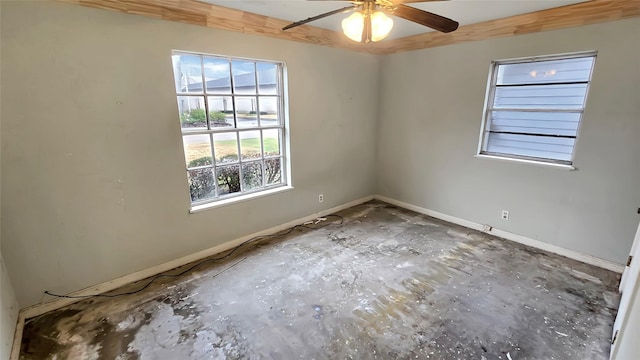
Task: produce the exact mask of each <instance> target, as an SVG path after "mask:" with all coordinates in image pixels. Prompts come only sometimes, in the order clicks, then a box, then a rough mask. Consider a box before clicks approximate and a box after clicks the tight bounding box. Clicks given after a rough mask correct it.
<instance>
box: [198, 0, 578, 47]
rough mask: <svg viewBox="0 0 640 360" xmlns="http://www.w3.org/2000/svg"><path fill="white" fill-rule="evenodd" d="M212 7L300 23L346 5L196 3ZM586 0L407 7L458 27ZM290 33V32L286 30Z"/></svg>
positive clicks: (401, 30)
mask: <svg viewBox="0 0 640 360" xmlns="http://www.w3.org/2000/svg"><path fill="white" fill-rule="evenodd" d="M200 1H204V2H208V3H211V4H215V5H220V6H224V7H229V8H234V9H238V10H243V11H248V12H252V13H255V14H260V15H265V16H269V17H273V18H278V19H283V20H289V21H291V22H294V21H297V20H303V19H306V18H309V17H312V16H316V15H319V14H322V13H325V12H328V11H332V10H335V9H340V8H342V7H345V6H349V5H350V3H349V2H348V1H308V0H200ZM585 1H587V0H450V1H438V2H428V3H412V4H409V5H410V6H413V7H416V8H419V9H422V10H426V11H430V12H433V13H436V14H439V15H442V16H445V17H448V18H451V19H453V20H456V21H458V22H459V23H460V26H463V25H469V24H474V23H477V22H482V21H487V20H493V19H500V18H504V17H508V16H513V15H519V14H525V13H528V12H533V11H539V10H544V9H549V8H554V7H558V6H564V5H570V4H576V3H580V2H585ZM348 15H349V14H338V15H333V16H329V17H326V18H324V19H320V20H317V21H313V22H311V23H309V25H313V26H316V27H320V28H325V29H329V30H334V31H340V29H341V27H340V22H341V21H342V19H344V18H346V17H347V16H348ZM393 21H394V25H393V30H391V34H390V35H389V37H388V39H396V38H401V37H405V36H410V35H416V34H422V33H425V32H428V31H432V30H431V29H429V28H427V27H424V26H421V25H418V24H415V23H413V22H410V21H407V20H404V19H400V18H398V17H394V18H393ZM290 31H291V30H290Z"/></svg>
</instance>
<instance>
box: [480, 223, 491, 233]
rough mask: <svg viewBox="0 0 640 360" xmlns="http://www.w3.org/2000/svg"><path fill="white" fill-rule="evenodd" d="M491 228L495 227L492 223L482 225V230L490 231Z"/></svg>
mask: <svg viewBox="0 0 640 360" xmlns="http://www.w3.org/2000/svg"><path fill="white" fill-rule="evenodd" d="M491 229H493V228H492V227H491V225H486V224H485V225H482V231H486V232H489V231H491Z"/></svg>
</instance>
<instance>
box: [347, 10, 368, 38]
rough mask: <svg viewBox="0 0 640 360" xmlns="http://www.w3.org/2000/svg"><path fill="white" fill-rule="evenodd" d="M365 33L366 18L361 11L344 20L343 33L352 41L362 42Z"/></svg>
mask: <svg viewBox="0 0 640 360" xmlns="http://www.w3.org/2000/svg"><path fill="white" fill-rule="evenodd" d="M362 31H364V16H363V15H362V13H360V12H359V11H356V12H354V13H353V14H351V15H349V17H347V18H345V19H344V20H342V32H344V34H345V35H346V36H347V37H348V38H349V39H351V40H353V41H357V42H360V40H361V39H362Z"/></svg>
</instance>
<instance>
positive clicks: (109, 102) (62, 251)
mask: <svg viewBox="0 0 640 360" xmlns="http://www.w3.org/2000/svg"><path fill="white" fill-rule="evenodd" d="M172 49H180V50H189V51H196V52H204V53H214V54H226V55H232V56H239V57H250V58H258V59H271V60H278V61H285V62H286V64H287V67H288V74H289V77H288V79H289V81H288V83H289V103H290V107H289V110H290V123H291V126H290V129H291V154H292V175H293V185H294V187H295V189H294V190H292V191H288V192H285V193H280V194H277V195H272V196H268V197H262V198H259V199H256V200H252V201H250V202H242V203H237V204H235V205H229V206H224V207H220V208H216V209H213V210H208V211H205V212H201V213H197V214H193V215H190V214H189V213H188V211H189V192H188V187H187V179H186V173H185V171H184V167H185V164H184V157H183V153H182V151H183V150H182V143H181V137H180V128H179V123H178V119H177V111H178V110H177V104H176V99H175V93H174V85H173V74H172V67H171V58H170V55H171V50H172ZM1 60H2V95H3V96H2V164H1V166H2V194H3V199H2V213H3V215H4V216H3V218H2V239H3V243H2V254H3V255H4V258H5V260H6V263H7V267H8V268H9V270H10V272H11V275H12V276H13V278H14V284H15V285H16V286H15V290H16V293H17V296H18V299H19V302H20V305H21V306H27V305H30V304H33V303H36V302H38V301H40V300H41V299H42V298H43V297H42V296H43V295H42V293H43V291H45V290H50V291H54V292H58V293H68V292H70V291H74V290H78V289H81V288H84V287H87V286H90V285H93V284H97V283H100V282H103V281H107V280H111V279H114V278H116V277H118V276H121V275H125V274H129V273H132V272H134V271H137V270H141V269H144V268H147V267H150V266H153V265H156V264H159V263H162V262H165V261H169V260H173V259H176V258H178V257H181V256H184V255H188V254H192V253H194V252H197V251H199V250H203V249H206V248H210V247H212V246H214V245H217V244H221V243H223V242H226V241H229V240H232V239H235V238H237V237H240V236H242V235H246V234H250V233H253V232H256V231H259V230H263V229H266V228H269V227H271V226H275V225H279V224H282V223H285V222H288V221H291V220H293V219H297V218H300V217H303V216H306V215H310V214H312V213H315V212H318V211H320V210H323V209H327V208H331V207H333V206H336V205H339V204H343V203H346V202H349V201H351V200H354V199H357V198H360V197H362V196H366V195H370V194H372V193H373V192H374V185H375V181H374V171H375V166H374V158H375V150H374V142H375V126H376V109H375V108H372V107H371V106H370V103H371V101H372V99H373V101H375V99H376V97H377V87H378V86H377V81H378V80H377V79H378V77H377V74H378V68H379V60H378V58H377V57H375V56H372V55H366V54H359V53H353V52H348V51H346V50H339V49H332V48H326V47H318V46H313V45H306V44H300V43H294V42H287V41H282V40H275V39H269V38H265V37H256V36H249V35H244V34H238V33H231V32H226V31H218V30H213V29H207V28H203V27H197V26H191V25H185V24H179V23H174V22H168V21H159V20H154V19H149V18H145V17H140V16H134V15H126V14H120V13H114V12H109V11H102V10H95V9H88V8H84V7H80V6H74V5H68V4H61V3H50V2H23V3H13V2H4V1H3V2H2V59H1ZM372 74H374V76H372ZM321 192H322V193H323V194H324V197H325V200H324V203H322V204H319V203H318V193H321Z"/></svg>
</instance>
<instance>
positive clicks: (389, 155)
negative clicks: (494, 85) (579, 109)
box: [377, 19, 640, 263]
mask: <svg viewBox="0 0 640 360" xmlns="http://www.w3.org/2000/svg"><path fill="white" fill-rule="evenodd" d="M639 33H640V21H638V20H637V19H631V20H625V21H617V22H609V23H603V24H598V25H591V26H585V27H578V28H571V29H564V30H557V31H549V32H542V33H536V34H530V35H522V36H516V37H510V38H504V39H495V40H486V41H478V42H473V43H467V44H460V45H452V46H444V47H438V48H433V49H426V50H421V51H414V52H407V53H400V54H395V55H388V56H385V57H383V60H382V74H383V75H382V80H381V82H382V83H381V88H382V93H381V102H382V105H381V111H380V114H379V116H380V120H379V122H380V123H379V129H378V142H377V150H378V152H377V155H378V168H377V174H378V176H377V179H378V184H377V190H378V193H379V194H382V195H385V196H388V197H392V198H395V199H398V200H401V201H405V202H408V203H411V204H414V205H418V206H421V207H425V208H428V209H432V210H436V211H439V212H442V213H445V214H449V215H453V216H456V217H459V218H463V219H467V220H471V221H474V222H478V223H483V224H490V225H492V226H494V227H496V228H499V229H503V230H506V231H509V232H512V233H516V234H520V235H524V236H528V237H531V238H533V239H537V240H541V241H545V242H548V243H551V244H555V245H559V246H562V247H565V248H568V249H571V250H575V251H579V252H583V253H586V254H590V255H593V256H597V257H600V258H604V259H607V260H611V261H615V262H618V263H622V262H623V261H624V259H625V258H626V256H627V254H628V252H629V249H630V247H631V242H632V240H633V234H634V231H635V227H636V225H637V223H638V215H637V214H636V209H637V208H638V206H640V186H638V179H639V178H640V161H639V160H638V156H639V155H640V101H639V98H638V96H639V95H638V94H640V62H638V57H639V56H640V52H639V50H638V46H637V34H639ZM585 50H598V59H597V61H596V65H595V72H594V76H593V82H592V85H591V90H590V93H589V99H588V103H587V107H586V111H585V114H584V117H583V124H582V129H581V131H580V134H579V139H578V144H577V149H576V156H575V166H577V167H578V169H579V170H578V171H566V170H559V169H555V168H549V167H541V166H532V165H527V164H518V163H512V162H503V161H497V160H486V159H477V158H474V157H473V155H474V154H475V152H476V150H477V146H478V136H479V132H480V123H481V117H482V109H483V104H484V96H485V90H486V83H487V77H488V72H489V64H490V62H491V60H495V59H508V58H515V57H523V56H531V55H545V54H557V53H566V52H575V51H585ZM502 209H505V210H509V211H510V212H511V213H510V217H511V218H510V220H509V221H504V220H501V219H500V211H501V210H502Z"/></svg>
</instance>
